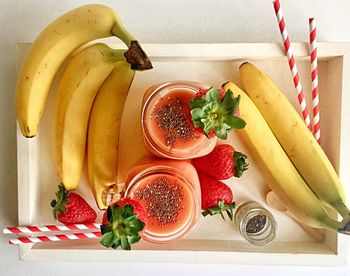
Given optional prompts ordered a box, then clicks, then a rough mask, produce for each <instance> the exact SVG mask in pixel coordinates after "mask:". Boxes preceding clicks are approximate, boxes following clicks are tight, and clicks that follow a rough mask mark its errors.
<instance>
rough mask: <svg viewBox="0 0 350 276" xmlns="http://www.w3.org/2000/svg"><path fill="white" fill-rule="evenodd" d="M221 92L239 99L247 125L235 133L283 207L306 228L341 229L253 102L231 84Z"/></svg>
mask: <svg viewBox="0 0 350 276" xmlns="http://www.w3.org/2000/svg"><path fill="white" fill-rule="evenodd" d="M224 89H225V90H226V91H227V90H229V89H230V90H231V91H232V92H233V93H234V95H235V96H237V95H240V96H241V101H240V105H239V111H240V117H241V118H242V119H244V120H245V121H246V123H247V125H246V126H245V128H243V129H240V130H236V132H237V134H238V135H239V136H240V137H241V138H242V141H243V142H244V143H245V145H246V146H247V147H248V150H249V152H250V154H251V155H252V157H253V158H254V160H256V162H257V164H258V166H259V167H260V169H261V172H262V173H263V174H264V176H265V177H266V180H267V184H268V185H269V186H270V188H271V189H272V190H273V191H274V192H275V193H276V195H277V196H278V197H279V198H280V199H281V200H282V201H283V204H285V206H286V207H287V208H288V209H289V210H290V211H291V212H292V213H293V214H294V215H295V216H296V217H297V218H298V219H300V221H302V222H303V223H305V224H307V225H309V226H312V227H317V228H329V229H333V230H339V229H342V228H343V227H344V225H345V224H346V223H345V222H338V221H336V220H333V219H331V218H330V217H329V216H328V214H327V212H326V210H325V208H324V206H323V204H322V203H321V202H320V201H319V199H318V198H317V197H316V196H315V194H314V193H313V192H312V191H311V189H310V188H309V186H308V185H307V184H306V183H305V181H304V180H303V178H302V177H301V176H300V175H299V173H298V171H297V170H296V169H295V167H294V165H293V164H292V162H291V161H290V159H289V158H288V156H287V155H286V153H285V152H284V151H283V148H282V147H281V145H280V144H279V142H278V141H277V139H276V137H275V136H274V134H273V133H272V131H271V129H270V127H269V126H268V124H267V122H266V121H265V119H264V117H263V116H262V115H261V113H260V111H259V110H258V108H257V107H256V106H255V104H254V103H253V102H252V100H251V99H250V98H249V97H248V96H247V95H246V94H245V93H244V92H243V91H242V90H241V89H240V88H239V87H237V86H236V85H235V84H233V83H232V82H228V83H226V84H224Z"/></svg>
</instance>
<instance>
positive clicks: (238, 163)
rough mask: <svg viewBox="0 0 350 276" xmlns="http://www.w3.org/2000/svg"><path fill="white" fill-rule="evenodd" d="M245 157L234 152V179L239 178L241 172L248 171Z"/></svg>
mask: <svg viewBox="0 0 350 276" xmlns="http://www.w3.org/2000/svg"><path fill="white" fill-rule="evenodd" d="M246 159H247V155H245V154H243V153H241V152H239V151H235V152H234V153H233V160H234V161H235V174H234V176H235V177H241V176H242V174H243V172H244V171H245V170H247V169H248V166H249V164H248V163H246Z"/></svg>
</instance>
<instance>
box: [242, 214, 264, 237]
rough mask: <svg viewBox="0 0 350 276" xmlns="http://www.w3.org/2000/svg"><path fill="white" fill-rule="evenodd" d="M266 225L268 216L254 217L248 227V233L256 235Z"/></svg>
mask: <svg viewBox="0 0 350 276" xmlns="http://www.w3.org/2000/svg"><path fill="white" fill-rule="evenodd" d="M265 224H266V216H264V215H256V216H254V217H252V218H251V219H250V220H249V221H248V223H247V226H246V232H247V233H250V234H255V233H258V232H260V231H261V230H262V229H263V228H264V227H265Z"/></svg>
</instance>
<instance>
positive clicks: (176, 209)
mask: <svg viewBox="0 0 350 276" xmlns="http://www.w3.org/2000/svg"><path fill="white" fill-rule="evenodd" d="M135 196H136V198H137V199H138V200H144V201H147V202H146V206H145V208H146V211H147V214H148V216H149V217H153V218H154V219H155V220H156V221H157V222H158V224H159V225H160V226H165V225H168V224H174V223H176V221H177V218H178V216H179V214H180V213H181V211H182V210H183V209H184V207H183V205H182V201H183V200H184V194H183V192H182V187H180V186H179V184H178V183H176V182H175V183H170V182H169V179H168V178H167V177H166V176H162V177H159V178H157V179H155V180H154V181H152V182H151V183H149V184H147V185H146V187H145V188H143V189H140V190H137V191H136V192H135Z"/></svg>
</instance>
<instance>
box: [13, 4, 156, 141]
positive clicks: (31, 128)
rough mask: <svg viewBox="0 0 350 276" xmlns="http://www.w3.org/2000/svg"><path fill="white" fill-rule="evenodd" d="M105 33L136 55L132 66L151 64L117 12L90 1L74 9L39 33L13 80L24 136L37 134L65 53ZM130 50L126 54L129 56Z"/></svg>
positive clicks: (18, 117) (67, 54) (149, 65)
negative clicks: (15, 82)
mask: <svg viewBox="0 0 350 276" xmlns="http://www.w3.org/2000/svg"><path fill="white" fill-rule="evenodd" d="M109 36H116V37H118V38H120V39H121V40H122V41H123V42H124V43H125V44H126V45H127V46H128V47H129V48H130V49H131V48H133V49H132V51H131V53H133V54H135V55H136V56H137V57H138V58H139V59H138V58H137V57H136V58H135V57H134V58H133V59H132V62H130V63H131V64H132V66H133V67H134V68H136V69H140V70H144V69H149V68H151V67H152V65H151V64H150V62H149V60H148V59H147V56H146V55H145V54H144V52H143V51H142V49H141V48H140V46H139V44H138V42H137V41H135V40H134V38H133V37H132V35H131V34H130V33H129V32H128V31H127V30H126V29H125V28H124V26H123V24H122V22H121V20H120V18H119V17H118V15H117V14H116V13H115V12H114V11H113V10H112V9H110V8H109V7H106V6H104V5H97V4H92V5H86V6H82V7H79V8H77V9H74V10H72V11H70V12H68V13H66V14H64V15H62V16H61V17H59V18H57V19H56V20H55V21H53V22H52V23H51V24H49V25H48V26H47V27H46V28H45V29H44V30H43V31H42V32H41V33H40V35H39V36H38V37H37V39H36V40H35V41H34V43H33V45H32V47H31V49H30V50H29V52H28V54H27V56H26V58H25V60H24V63H23V65H22V68H21V70H20V73H19V76H18V80H17V88H16V113H17V120H18V122H19V125H20V128H21V131H22V134H23V135H24V136H25V137H33V136H35V135H36V134H37V129H38V125H39V122H40V119H41V115H42V113H43V110H44V107H45V103H46V99H47V96H48V91H49V89H50V85H51V83H52V81H53V79H54V76H55V74H56V72H57V70H58V68H59V67H60V65H61V64H62V63H63V61H64V60H65V59H66V57H68V56H69V54H70V53H72V52H73V51H74V50H75V49H77V48H79V47H80V46H81V45H83V44H85V43H87V42H89V41H92V40H95V39H98V38H103V37H109ZM137 46H138V47H137ZM131 53H128V52H127V53H126V54H127V56H130V55H131ZM140 56H141V57H140ZM129 59H130V58H129ZM133 63H141V64H142V65H143V66H141V67H138V66H135V64H133Z"/></svg>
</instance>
